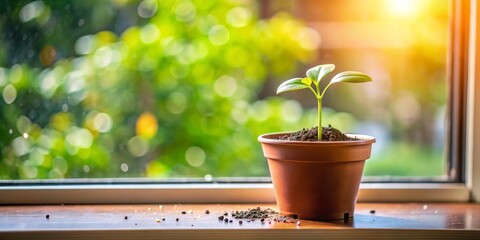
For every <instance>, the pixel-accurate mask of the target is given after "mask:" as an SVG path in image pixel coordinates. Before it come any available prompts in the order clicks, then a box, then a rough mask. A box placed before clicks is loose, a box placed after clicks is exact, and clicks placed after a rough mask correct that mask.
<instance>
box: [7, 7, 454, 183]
mask: <svg viewBox="0 0 480 240" xmlns="http://www.w3.org/2000/svg"><path fill="white" fill-rule="evenodd" d="M300 2H301V4H296V6H298V5H302V4H305V6H303V8H302V9H300V10H299V9H296V11H297V12H299V11H300V12H301V13H302V14H300V15H304V16H303V17H304V19H303V20H304V21H302V19H299V18H298V17H299V16H298V15H299V14H297V16H296V17H293V16H292V15H291V14H287V13H285V12H284V11H281V10H282V9H284V10H285V9H287V10H290V9H292V8H294V7H292V4H291V1H228V0H216V1H200V0H158V1H157V0H143V1H140V0H138V1H136V0H135V1H134V0H114V1H94V0H86V1H56V0H44V1H30V0H18V1H9V0H0V32H1V33H2V34H0V46H1V47H0V95H1V96H2V98H3V99H0V151H1V153H0V154H1V161H0V179H47V178H91V177H99V178H104V177H158V178H165V177H204V176H207V177H206V179H207V178H210V176H211V177H224V176H228V177H232V176H242V177H243V176H268V167H267V165H266V161H265V160H264V158H263V156H262V151H261V149H260V144H258V142H257V137H258V135H260V134H262V133H267V132H277V131H292V130H299V129H301V128H304V127H310V126H312V125H313V124H314V123H315V118H316V115H315V109H314V107H313V106H310V103H309V102H310V101H311V99H310V98H309V97H306V98H305V97H304V96H303V95H304V94H302V93H298V94H293V95H290V96H286V97H285V98H283V96H282V97H272V96H271V94H272V93H273V91H274V89H275V87H276V86H277V85H278V83H279V82H281V81H283V80H285V79H288V78H291V77H294V76H298V75H304V73H303V71H304V70H305V69H307V68H308V66H309V65H312V64H316V63H319V62H320V63H323V62H325V61H327V60H328V62H329V63H330V62H332V63H335V64H336V65H337V67H338V68H340V69H347V68H349V66H351V65H349V64H352V63H353V65H355V64H357V63H362V62H364V61H365V59H364V57H365V51H363V50H361V51H355V50H352V49H344V50H339V51H337V52H336V53H333V52H330V50H328V49H326V50H322V51H319V50H318V49H317V48H316V47H315V46H314V45H312V42H315V36H312V32H315V31H314V30H312V28H311V26H309V25H308V21H309V20H308V18H309V16H310V15H309V14H311V12H314V10H315V9H316V8H314V7H309V6H310V5H308V4H309V3H310V4H313V5H314V6H316V5H317V3H316V2H315V1H313V2H310V1H300ZM323 5H325V6H326V7H327V8H328V6H330V7H331V6H333V5H332V4H329V1H323ZM363 5H365V6H367V5H368V4H363ZM363 5H362V6H363ZM342 6H343V5H342ZM308 10H311V11H310V13H309V11H308ZM343 11H344V12H346V13H347V14H344V15H341V16H342V18H346V16H348V17H350V18H352V17H351V16H355V14H354V12H355V11H358V6H357V5H355V4H353V2H350V3H349V4H347V5H345V6H343ZM294 12H295V11H294ZM324 12H327V13H328V11H324ZM332 12H333V11H332ZM430 12H431V13H432V14H433V15H435V14H437V13H436V12H435V11H434V9H431V11H430ZM443 12H446V11H442V13H443ZM311 15H312V16H317V15H318V16H324V15H319V14H311ZM437 15H438V14H437ZM325 16H327V17H328V16H333V15H331V14H326V15H325ZM359 16H362V17H364V16H368V15H365V14H360V15H359ZM441 17H444V16H441ZM323 20H325V21H330V20H331V19H323ZM346 20H349V21H351V20H352V19H346ZM367 20H368V19H367ZM429 20H430V19H429ZM426 22H427V23H429V22H428V21H426ZM405 24H411V27H412V29H419V30H418V36H420V38H419V39H420V41H418V43H417V45H415V46H414V49H413V51H409V52H407V51H403V50H395V49H388V50H386V51H384V53H386V54H387V55H386V56H383V55H382V56H380V57H378V56H377V57H378V58H379V59H380V60H377V61H378V62H377V65H378V66H380V67H382V68H384V69H385V71H389V74H390V75H392V76H395V77H396V78H398V79H399V80H397V79H396V80H395V81H392V83H391V84H392V89H393V90H392V96H390V97H389V98H388V99H386V100H385V99H382V98H374V97H373V96H375V94H370V95H369V94H368V91H366V90H361V91H359V92H355V89H352V88H350V87H349V86H345V87H342V88H341V89H340V88H339V89H338V90H334V91H335V92H332V94H331V95H329V96H326V99H325V105H326V106H327V108H326V109H325V110H324V115H325V116H324V119H325V121H324V122H325V123H327V124H328V123H332V124H334V126H335V127H337V128H339V129H341V130H343V131H346V132H351V131H360V130H358V129H359V128H362V127H365V128H366V129H367V130H368V128H369V127H370V128H371V127H372V126H374V129H376V128H380V129H382V131H380V132H381V133H386V134H387V135H388V139H385V138H382V136H381V135H378V136H375V137H378V138H379V140H381V141H380V142H379V143H377V144H376V145H377V147H378V146H382V147H378V150H376V151H374V155H373V158H372V159H371V160H370V161H368V162H367V167H366V169H365V173H366V175H379V176H384V175H394V176H408V175H417V176H438V175H442V174H443V173H444V165H445V164H444V163H445V161H444V158H443V157H442V156H443V150H442V146H440V147H438V146H437V145H438V142H440V143H442V142H443V141H442V139H440V140H439V139H433V138H432V136H435V134H434V133H433V132H434V130H435V129H434V128H433V126H435V123H432V122H431V121H430V120H431V119H432V118H435V116H437V115H438V114H439V112H440V113H441V111H442V110H441V109H443V108H444V106H445V102H446V94H445V91H446V90H445V76H444V71H445V62H444V60H440V59H441V58H442V57H444V55H445V52H444V49H442V48H438V47H436V46H432V44H431V43H430V42H429V40H428V39H430V38H431V35H432V34H435V32H434V31H433V30H431V31H430V30H429V31H427V30H425V29H420V28H418V27H417V25H418V22H415V21H412V22H407V23H405ZM429 24H430V25H429V26H431V27H432V28H431V29H438V26H436V25H434V24H433V23H429ZM429 29H430V28H429ZM432 32H433V33H432ZM422 39H423V40H422ZM319 53H320V54H319ZM367 55H369V56H371V55H372V54H371V53H369V52H368V51H367ZM406 68H408V69H410V71H405V69H406ZM442 72H443V73H442ZM442 74H443V75H442ZM376 80H377V79H376ZM378 80H380V81H375V82H374V83H373V84H378V85H376V86H374V87H376V88H377V89H382V88H383V87H385V85H382V84H385V81H383V80H382V79H378ZM432 85H435V86H436V87H435V88H432V87H431V86H432ZM361 94H364V95H366V98H369V101H370V103H371V104H367V105H366V106H363V105H364V103H362V106H361V107H359V104H360V103H358V101H359V100H358V99H359V98H361V97H360V96H361ZM338 96H342V97H341V99H342V101H338V100H337V99H338ZM412 98H413V99H416V101H418V103H419V104H420V105H421V107H422V110H423V111H421V112H420V114H421V116H420V117H421V118H420V120H418V121H412V120H409V119H402V118H401V117H402V116H403V115H402V114H400V116H396V114H399V111H400V110H401V108H399V109H400V110H395V108H393V107H392V106H393V105H395V104H397V103H398V102H400V103H401V102H402V101H407V102H408V101H410V100H411V99H412ZM405 99H406V100H405ZM409 99H410V100H409ZM312 103H313V102H312ZM397 105H398V104H397ZM310 107H313V108H312V109H310ZM333 109H336V110H333ZM439 109H440V110H439ZM347 112H349V113H347ZM400 112H401V111H400ZM405 116H407V117H408V116H409V115H408V114H406V115H405ZM403 117H404V116H403ZM422 119H423V120H422ZM405 123H408V124H405ZM367 133H368V132H367ZM435 144H437V145H435ZM434 145H435V146H434ZM432 146H434V147H432ZM374 148H375V146H374Z"/></svg>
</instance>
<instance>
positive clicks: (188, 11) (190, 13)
mask: <svg viewBox="0 0 480 240" xmlns="http://www.w3.org/2000/svg"><path fill="white" fill-rule="evenodd" d="M175 15H176V16H177V19H178V20H179V21H182V22H190V21H192V20H193V19H194V18H195V15H196V10H195V6H194V5H193V4H192V2H190V1H182V2H180V3H179V4H178V5H177V7H176V8H175Z"/></svg>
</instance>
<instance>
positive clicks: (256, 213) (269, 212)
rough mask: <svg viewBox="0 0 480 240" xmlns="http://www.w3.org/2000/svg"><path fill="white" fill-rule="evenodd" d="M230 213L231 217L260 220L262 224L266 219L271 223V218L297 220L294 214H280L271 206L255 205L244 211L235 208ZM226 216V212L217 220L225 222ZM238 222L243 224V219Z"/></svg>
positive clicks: (289, 221) (278, 220)
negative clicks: (261, 206)
mask: <svg viewBox="0 0 480 240" xmlns="http://www.w3.org/2000/svg"><path fill="white" fill-rule="evenodd" d="M230 215H231V217H233V218H235V219H246V220H247V222H253V221H255V220H260V222H261V223H262V224H264V223H265V222H267V220H268V223H269V224H271V223H272V221H271V220H273V221H277V222H284V223H293V222H297V220H296V219H297V216H294V217H291V216H281V215H280V214H279V213H278V212H276V211H275V210H273V209H271V208H266V209H262V208H260V207H256V208H253V209H248V210H246V211H238V210H237V211H232V212H231V213H230ZM226 216H228V213H227V214H224V215H221V216H219V217H218V220H220V221H222V220H224V221H225V222H227V218H226ZM228 222H231V220H230V219H229V220H228ZM239 224H243V220H240V221H239Z"/></svg>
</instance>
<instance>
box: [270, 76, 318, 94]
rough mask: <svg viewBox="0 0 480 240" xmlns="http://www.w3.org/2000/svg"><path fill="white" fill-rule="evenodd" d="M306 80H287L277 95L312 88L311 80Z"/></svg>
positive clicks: (279, 88)
mask: <svg viewBox="0 0 480 240" xmlns="http://www.w3.org/2000/svg"><path fill="white" fill-rule="evenodd" d="M305 79H306V78H292V79H290V80H287V81H285V82H283V83H282V84H280V86H278V88H277V94H279V93H283V92H290V91H295V90H299V89H304V88H308V86H310V84H308V83H309V81H310V83H311V80H310V79H309V80H305Z"/></svg>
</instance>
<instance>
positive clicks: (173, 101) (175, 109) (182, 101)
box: [167, 92, 187, 114]
mask: <svg viewBox="0 0 480 240" xmlns="http://www.w3.org/2000/svg"><path fill="white" fill-rule="evenodd" d="M186 107H187V97H185V95H183V94H182V93H180V92H174V93H172V94H170V96H169V97H168V100H167V110H168V111H169V112H171V113H173V114H180V113H182V112H183V111H185V108H186Z"/></svg>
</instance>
